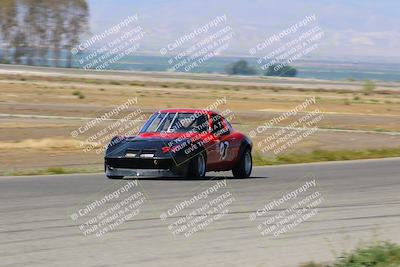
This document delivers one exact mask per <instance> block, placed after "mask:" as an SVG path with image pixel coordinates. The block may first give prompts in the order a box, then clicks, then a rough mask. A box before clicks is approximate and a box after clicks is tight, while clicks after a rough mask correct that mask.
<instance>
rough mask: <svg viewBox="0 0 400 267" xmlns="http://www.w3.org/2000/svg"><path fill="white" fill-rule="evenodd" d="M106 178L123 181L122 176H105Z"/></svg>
mask: <svg viewBox="0 0 400 267" xmlns="http://www.w3.org/2000/svg"><path fill="white" fill-rule="evenodd" d="M107 178H108V179H115V180H120V179H123V178H124V176H108V175H107Z"/></svg>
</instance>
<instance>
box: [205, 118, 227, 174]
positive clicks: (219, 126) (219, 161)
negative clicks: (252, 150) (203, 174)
mask: <svg viewBox="0 0 400 267" xmlns="http://www.w3.org/2000/svg"><path fill="white" fill-rule="evenodd" d="M210 121H211V125H210V127H211V135H212V141H211V142H210V145H209V158H208V159H207V162H209V164H210V170H227V169H229V165H230V164H229V163H230V161H231V160H232V155H231V153H230V145H231V137H230V134H231V132H230V130H229V129H228V127H227V126H226V125H225V123H224V121H223V118H222V117H221V115H219V114H211V116H210Z"/></svg>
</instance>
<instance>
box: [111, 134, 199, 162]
mask: <svg viewBox="0 0 400 267" xmlns="http://www.w3.org/2000/svg"><path fill="white" fill-rule="evenodd" d="M197 135H199V134H198V133H163V134H161V133H141V134H139V135H137V136H129V137H124V138H123V139H122V140H121V141H120V142H118V143H116V144H113V145H110V146H109V147H108V148H107V151H106V157H119V156H123V155H125V154H126V153H127V151H130V150H140V151H143V150H147V151H148V150H153V151H154V152H155V154H157V155H163V152H162V147H166V146H170V147H172V146H175V145H178V144H179V143H181V142H184V141H185V140H187V139H190V138H193V137H195V136H197Z"/></svg>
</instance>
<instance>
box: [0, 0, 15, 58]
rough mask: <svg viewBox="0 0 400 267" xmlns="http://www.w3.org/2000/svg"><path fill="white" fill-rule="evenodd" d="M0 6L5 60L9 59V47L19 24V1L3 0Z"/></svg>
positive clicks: (0, 29)
mask: <svg viewBox="0 0 400 267" xmlns="http://www.w3.org/2000/svg"><path fill="white" fill-rule="evenodd" d="M0 6H1V8H0V19H1V23H0V31H1V33H2V38H3V49H2V50H3V58H4V59H3V60H8V58H9V57H8V55H9V49H10V47H11V44H12V43H13V38H14V35H13V34H14V31H15V28H16V26H17V3H16V1H15V0H1V4H0Z"/></svg>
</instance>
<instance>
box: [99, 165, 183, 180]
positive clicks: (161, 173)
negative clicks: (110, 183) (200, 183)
mask: <svg viewBox="0 0 400 267" xmlns="http://www.w3.org/2000/svg"><path fill="white" fill-rule="evenodd" d="M106 176H124V177H146V176H147V177H177V176H178V175H177V174H174V173H173V172H172V171H171V170H169V169H126V168H112V167H109V166H106Z"/></svg>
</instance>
